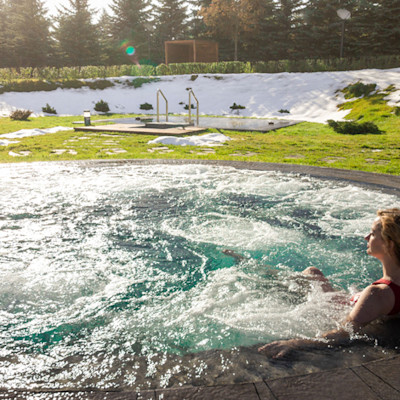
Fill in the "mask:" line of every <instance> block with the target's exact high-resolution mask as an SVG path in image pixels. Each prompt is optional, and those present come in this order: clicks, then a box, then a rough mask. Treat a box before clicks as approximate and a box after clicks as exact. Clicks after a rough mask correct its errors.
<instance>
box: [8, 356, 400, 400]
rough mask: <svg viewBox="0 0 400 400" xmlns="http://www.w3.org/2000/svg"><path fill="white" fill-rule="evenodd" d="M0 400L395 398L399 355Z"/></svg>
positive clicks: (13, 394) (399, 390) (399, 389)
mask: <svg viewBox="0 0 400 400" xmlns="http://www.w3.org/2000/svg"><path fill="white" fill-rule="evenodd" d="M0 399H32V400H33V399H45V400H56V399H57V400H64V399H65V400H66V399H80V400H82V399H84V400H86V399H87V400H89V399H90V400H92V399H96V400H97V399H99V400H100V399H109V400H128V399H129V400H140V399H143V400H150V399H152V400H153V399H154V400H189V399H193V400H194V399H197V400H200V399H204V400H214V399H215V400H229V399H240V400H347V399H348V400H398V399H400V355H399V356H396V357H393V358H391V359H385V360H378V361H372V362H369V363H365V364H363V365H360V366H356V367H351V368H341V369H335V370H331V371H325V372H319V373H314V374H308V375H301V376H292V377H288V378H279V379H272V380H267V381H260V382H254V383H241V384H236V385H222V386H198V387H184V388H171V389H157V390H146V391H142V392H131V391H101V390H87V391H56V390H53V391H41V392H35V391H24V390H14V391H7V390H0Z"/></svg>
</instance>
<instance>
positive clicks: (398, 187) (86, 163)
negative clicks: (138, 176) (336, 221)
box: [0, 158, 400, 208]
mask: <svg viewBox="0 0 400 400" xmlns="http://www.w3.org/2000/svg"><path fill="white" fill-rule="evenodd" d="M53 163H54V164H58V165H63V164H65V165H72V164H77V165H80V166H82V167H89V168H90V167H95V166H101V165H104V166H106V165H162V164H164V165H206V166H217V167H218V166H219V167H232V168H236V169H243V170H250V171H251V170H253V171H265V172H281V173H286V174H298V175H303V176H310V177H313V178H318V179H322V180H329V181H338V182H343V181H346V182H349V183H350V184H353V185H356V186H362V187H367V188H368V189H373V190H381V191H383V192H384V193H387V194H394V195H397V196H400V176H397V175H389V174H381V173H376V172H366V171H359V170H348V169H340V168H331V167H318V166H311V165H301V164H289V163H288V164H286V163H267V162H251V161H230V160H196V159H193V160H190V159H162V158H160V159H107V160H63V161H36V162H33V163H29V162H22V163H18V165H29V164H35V165H38V164H53ZM11 165H15V164H14V163H4V164H1V166H4V167H6V166H7V167H10V166H11ZM0 168H1V167H0ZM378 207H379V205H378V204H377V208H378Z"/></svg>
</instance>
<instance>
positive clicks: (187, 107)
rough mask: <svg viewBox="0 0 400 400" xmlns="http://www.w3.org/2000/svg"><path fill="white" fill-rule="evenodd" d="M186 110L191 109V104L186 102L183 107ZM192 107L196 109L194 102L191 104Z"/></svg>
mask: <svg viewBox="0 0 400 400" xmlns="http://www.w3.org/2000/svg"><path fill="white" fill-rule="evenodd" d="M183 108H184V109H185V110H189V104H185V106H184V107H183ZM190 108H191V109H192V110H194V109H195V108H196V107H195V106H194V105H193V104H191V105H190Z"/></svg>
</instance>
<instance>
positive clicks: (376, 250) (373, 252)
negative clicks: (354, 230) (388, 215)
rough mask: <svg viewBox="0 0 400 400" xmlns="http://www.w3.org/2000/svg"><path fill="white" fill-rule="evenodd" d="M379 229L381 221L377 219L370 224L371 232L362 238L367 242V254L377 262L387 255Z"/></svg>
mask: <svg viewBox="0 0 400 400" xmlns="http://www.w3.org/2000/svg"><path fill="white" fill-rule="evenodd" d="M381 228H382V225H381V220H380V218H377V219H376V220H375V221H374V222H373V224H372V228H371V232H370V233H369V234H368V235H367V236H365V238H364V239H365V240H366V241H367V242H368V244H367V254H369V255H370V256H373V257H376V258H377V259H379V260H382V258H383V257H384V255H385V254H387V249H386V245H385V242H384V241H383V239H382V235H381Z"/></svg>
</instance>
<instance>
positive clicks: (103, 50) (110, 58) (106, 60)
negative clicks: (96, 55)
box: [97, 10, 121, 65]
mask: <svg viewBox="0 0 400 400" xmlns="http://www.w3.org/2000/svg"><path fill="white" fill-rule="evenodd" d="M111 27H112V18H111V17H110V15H109V14H108V13H107V12H106V11H105V10H103V12H102V14H101V17H100V19H99V21H98V23H97V31H98V33H99V34H98V40H99V47H100V63H101V64H102V65H113V64H116V63H117V60H118V59H119V58H120V53H121V52H120V51H119V48H118V46H116V45H115V43H114V40H113V38H112V34H111V30H112V29H111Z"/></svg>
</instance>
